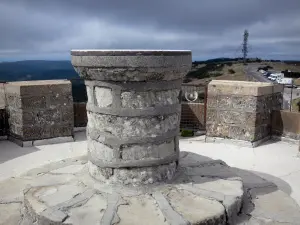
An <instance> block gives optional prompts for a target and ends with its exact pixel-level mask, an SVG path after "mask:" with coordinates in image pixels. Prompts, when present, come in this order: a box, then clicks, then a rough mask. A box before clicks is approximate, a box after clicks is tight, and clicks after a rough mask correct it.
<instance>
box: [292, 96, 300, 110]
mask: <svg viewBox="0 0 300 225" xmlns="http://www.w3.org/2000/svg"><path fill="white" fill-rule="evenodd" d="M299 106H300V98H295V99H293V100H292V111H294V112H299Z"/></svg>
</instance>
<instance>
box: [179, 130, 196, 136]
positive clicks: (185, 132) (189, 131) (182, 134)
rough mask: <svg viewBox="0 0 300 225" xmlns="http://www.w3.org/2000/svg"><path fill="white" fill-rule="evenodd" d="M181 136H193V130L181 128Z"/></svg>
mask: <svg viewBox="0 0 300 225" xmlns="http://www.w3.org/2000/svg"><path fill="white" fill-rule="evenodd" d="M181 136H182V137H193V136H194V131H192V130H181Z"/></svg>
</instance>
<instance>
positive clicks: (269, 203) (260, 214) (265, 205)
mask: <svg viewBox="0 0 300 225" xmlns="http://www.w3.org/2000/svg"><path fill="white" fill-rule="evenodd" d="M250 194H251V196H252V202H253V204H254V205H255V208H254V210H253V211H252V212H251V215H252V216H253V217H255V218H264V219H271V220H273V221H276V222H280V223H291V224H299V222H300V209H299V206H298V205H297V204H296V202H295V201H294V200H293V199H292V198H291V197H290V196H288V195H287V194H285V193H284V192H282V191H280V190H274V188H255V189H252V190H251V191H250Z"/></svg>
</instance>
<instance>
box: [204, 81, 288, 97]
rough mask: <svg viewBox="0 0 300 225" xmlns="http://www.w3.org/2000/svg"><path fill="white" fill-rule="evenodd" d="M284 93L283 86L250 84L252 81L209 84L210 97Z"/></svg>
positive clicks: (214, 82) (213, 82)
mask: <svg viewBox="0 0 300 225" xmlns="http://www.w3.org/2000/svg"><path fill="white" fill-rule="evenodd" d="M280 92H283V85H279V84H273V83H265V82H250V81H229V80H212V81H211V82H210V83H209V84H208V96H209V95H213V96H214V95H243V96H263V95H270V94H273V93H280Z"/></svg>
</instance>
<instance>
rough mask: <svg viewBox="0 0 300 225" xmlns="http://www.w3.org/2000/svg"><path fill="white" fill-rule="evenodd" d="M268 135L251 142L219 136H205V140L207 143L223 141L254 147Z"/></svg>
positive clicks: (268, 138) (266, 138) (265, 139)
mask: <svg viewBox="0 0 300 225" xmlns="http://www.w3.org/2000/svg"><path fill="white" fill-rule="evenodd" d="M270 138H271V137H270V136H268V137H265V138H263V139H260V140H257V141H254V142H251V141H242V140H235V139H226V138H219V137H207V136H206V137H205V142H207V143H225V144H232V145H237V146H240V147H249V148H255V147H258V146H259V145H261V144H262V143H264V142H266V141H268V140H270Z"/></svg>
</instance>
